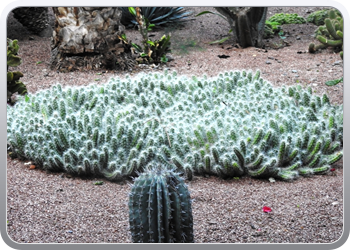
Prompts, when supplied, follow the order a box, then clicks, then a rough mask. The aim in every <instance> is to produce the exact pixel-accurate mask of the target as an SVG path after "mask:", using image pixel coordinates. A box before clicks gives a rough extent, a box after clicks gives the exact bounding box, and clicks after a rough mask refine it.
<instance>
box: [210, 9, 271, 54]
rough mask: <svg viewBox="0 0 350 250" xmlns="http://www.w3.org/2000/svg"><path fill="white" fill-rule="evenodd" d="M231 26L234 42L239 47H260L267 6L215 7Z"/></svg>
mask: <svg viewBox="0 0 350 250" xmlns="http://www.w3.org/2000/svg"><path fill="white" fill-rule="evenodd" d="M215 9H216V10H217V11H218V12H219V13H220V14H222V15H224V16H225V17H226V18H227V20H228V22H229V24H230V27H231V30H232V34H233V39H234V43H238V44H239V45H240V46H241V47H243V48H246V47H250V46H253V47H258V48H261V47H262V46H263V45H264V43H263V37H264V29H265V21H266V14H267V7H216V8H215Z"/></svg>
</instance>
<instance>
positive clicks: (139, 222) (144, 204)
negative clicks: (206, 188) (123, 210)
mask: <svg viewBox="0 0 350 250" xmlns="http://www.w3.org/2000/svg"><path fill="white" fill-rule="evenodd" d="M129 223H130V231H131V235H132V241H133V242H134V243H193V242H194V239H193V218H192V210H191V200H190V194H189V192H188V189H187V187H186V185H185V183H184V181H183V179H182V178H181V177H180V176H179V174H178V173H176V172H174V171H172V170H162V169H156V168H154V169H150V170H149V171H147V172H144V173H143V174H141V175H140V176H139V177H138V178H137V179H135V182H134V184H133V186H132V189H131V192H130V194H129Z"/></svg>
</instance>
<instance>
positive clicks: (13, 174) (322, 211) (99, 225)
mask: <svg viewBox="0 0 350 250" xmlns="http://www.w3.org/2000/svg"><path fill="white" fill-rule="evenodd" d="M187 9H188V10H189V11H193V13H192V15H191V17H190V20H189V21H188V22H187V23H186V24H185V25H184V26H183V27H180V28H179V27H178V28H177V29H175V28H162V29H158V30H157V31H156V32H151V33H150V35H152V39H156V38H158V37H159V36H161V35H163V34H164V33H166V34H171V42H172V53H171V56H172V58H173V60H171V61H169V62H168V63H167V64H166V65H160V66H157V65H150V66H147V67H142V66H140V67H137V68H135V69H134V70H132V71H129V72H120V71H106V70H101V71H84V72H71V73H59V72H56V71H53V70H50V67H49V61H50V38H42V37H38V36H36V35H33V34H31V33H30V32H29V31H27V30H26V29H25V28H24V27H23V26H22V25H20V24H19V23H18V22H17V21H16V20H15V19H14V18H13V17H12V15H11V14H10V15H9V18H8V26H7V32H8V37H9V38H11V39H18V40H19V46H20V51H19V55H20V56H21V57H22V59H23V63H22V64H21V65H20V66H19V67H18V68H17V69H18V70H19V71H21V72H22V73H23V74H24V77H23V78H21V79H22V81H23V82H24V83H25V84H26V85H27V88H28V91H29V92H30V93H35V92H37V91H40V90H41V89H44V88H50V87H51V86H53V85H55V84H56V83H60V84H62V85H63V86H65V85H66V86H68V85H88V84H91V83H93V84H102V83H104V82H107V81H108V79H109V78H111V77H114V78H115V77H122V78H123V77H125V74H129V75H135V74H137V73H138V72H140V71H143V72H145V71H146V72H154V71H160V72H161V71H163V70H164V68H168V69H169V70H176V71H177V72H178V74H182V75H188V76H192V75H197V76H201V75H203V74H206V75H207V76H216V75H218V74H219V73H221V72H224V71H231V70H242V69H247V70H249V69H251V70H253V71H255V70H257V69H260V71H261V73H262V78H264V79H266V80H268V81H269V82H271V83H272V84H273V85H274V86H276V87H278V86H282V85H297V84H300V85H301V86H303V87H307V86H311V87H312V89H313V90H314V91H315V92H316V93H317V94H320V95H322V94H324V93H326V94H327V95H328V96H329V97H330V100H331V102H332V103H333V104H342V103H343V83H340V84H338V85H336V86H333V87H328V86H326V85H325V82H326V81H329V80H333V79H339V78H340V77H342V75H343V62H342V60H341V58H340V56H339V54H338V53H335V52H334V51H333V50H332V49H326V50H323V51H320V52H318V53H316V54H310V53H308V52H307V50H308V46H309V44H310V43H311V42H316V43H318V42H317V41H316V39H315V37H314V30H315V29H316V26H315V25H313V24H310V23H306V24H290V25H283V26H282V28H283V31H284V36H285V39H282V38H280V37H279V36H278V35H276V36H275V37H274V38H272V39H265V47H264V48H253V47H249V48H244V49H243V48H239V47H237V46H234V45H232V44H231V43H230V40H228V41H226V42H225V43H224V44H220V45H219V44H215V45H209V42H211V41H214V40H218V39H221V38H223V37H225V36H226V35H227V33H228V30H229V26H228V24H227V23H226V22H225V21H224V20H222V19H221V18H220V17H218V16H216V15H203V16H200V17H195V15H196V14H198V13H200V12H201V11H204V10H211V11H215V10H214V9H213V8H209V7H205V8H204V7H191V8H189V7H188V8H187ZM318 9H322V8H321V7H283V8H282V7H269V9H268V17H270V16H272V15H273V14H275V13H297V14H299V15H300V16H302V17H305V18H306V17H307V16H308V15H309V14H310V13H311V12H313V11H315V10H318ZM51 25H53V16H51ZM126 35H127V37H128V38H129V39H132V40H133V42H136V43H140V41H141V37H140V34H139V33H138V31H137V30H127V31H126ZM29 165H30V164H27V162H26V161H24V162H23V161H19V160H18V159H14V160H13V159H10V158H9V157H8V159H7V170H8V171H7V221H8V223H7V225H8V226H7V233H8V235H9V237H10V238H11V239H12V240H13V241H15V242H18V243H39V242H42V243H44V242H45V243H56V242H57V243H58V242H62V243H102V242H104V243H130V242H131V237H130V231H129V228H128V227H129V224H128V206H127V203H128V193H129V191H130V185H126V183H131V181H125V183H122V184H120V183H112V182H108V181H106V180H102V181H104V184H103V185H101V186H96V185H93V183H94V182H95V181H97V180H100V179H98V178H91V179H82V178H72V177H71V176H69V175H66V174H64V173H46V172H45V171H43V170H41V169H40V168H35V169H34V170H31V169H30V168H29ZM334 166H335V169H336V170H335V171H334V172H331V173H329V174H327V175H325V176H313V177H311V178H300V179H298V180H296V181H294V182H291V183H289V182H281V181H277V182H269V181H268V180H259V179H252V178H250V177H243V178H240V179H233V180H222V179H219V178H217V177H213V176H212V177H195V178H194V180H192V181H191V182H187V184H188V188H189V191H190V192H191V198H192V199H193V203H192V210H193V219H194V235H195V242H196V243H208V242H210V243H332V242H335V241H337V240H338V239H339V238H340V237H341V236H342V233H343V164H342V161H341V162H338V163H336V164H335V165H334ZM264 206H269V207H271V209H272V212H271V213H264V212H263V211H262V208H263V207H264Z"/></svg>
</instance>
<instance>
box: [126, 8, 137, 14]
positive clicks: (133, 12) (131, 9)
mask: <svg viewBox="0 0 350 250" xmlns="http://www.w3.org/2000/svg"><path fill="white" fill-rule="evenodd" d="M128 9H129V12H130V13H131V15H133V16H136V10H135V8H134V7H128Z"/></svg>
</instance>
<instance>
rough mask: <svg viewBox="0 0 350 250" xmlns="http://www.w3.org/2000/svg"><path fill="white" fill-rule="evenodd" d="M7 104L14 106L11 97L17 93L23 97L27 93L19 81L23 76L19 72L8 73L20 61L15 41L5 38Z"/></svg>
mask: <svg viewBox="0 0 350 250" xmlns="http://www.w3.org/2000/svg"><path fill="white" fill-rule="evenodd" d="M6 48H7V102H8V103H9V104H14V101H13V100H12V98H11V97H12V95H13V94H14V93H16V92H17V93H18V94H20V95H25V94H26V93H27V87H26V86H25V85H24V83H23V82H21V81H20V80H19V79H20V78H21V77H23V74H22V73H21V72H19V71H9V67H17V66H19V65H20V64H21V63H22V59H21V58H20V57H19V56H18V55H17V54H18V50H19V45H18V41H17V40H11V39H9V38H7V47H6Z"/></svg>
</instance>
